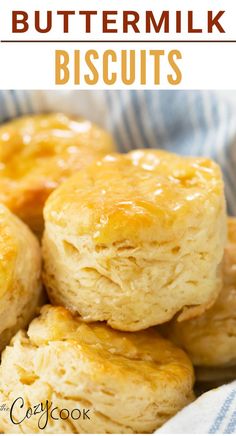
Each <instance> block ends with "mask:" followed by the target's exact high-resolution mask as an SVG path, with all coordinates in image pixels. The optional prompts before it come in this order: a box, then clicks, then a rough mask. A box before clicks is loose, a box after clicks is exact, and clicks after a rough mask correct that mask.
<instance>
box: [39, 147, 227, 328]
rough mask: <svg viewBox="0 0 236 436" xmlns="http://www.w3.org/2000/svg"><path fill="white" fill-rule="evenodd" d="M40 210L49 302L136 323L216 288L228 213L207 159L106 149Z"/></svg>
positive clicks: (189, 310)
mask: <svg viewBox="0 0 236 436" xmlns="http://www.w3.org/2000/svg"><path fill="white" fill-rule="evenodd" d="M44 217H45V221H46V230H45V236H44V249H43V250H44V260H45V271H44V280H45V283H46V286H47V289H48V292H49V296H50V298H51V301H52V302H54V303H56V304H60V305H63V306H66V307H68V308H69V309H70V310H72V311H73V312H76V313H79V314H80V315H81V317H82V318H83V319H84V320H86V321H107V323H108V324H109V325H110V326H112V327H114V328H117V329H120V330H127V331H135V330H141V329H144V328H147V327H149V326H152V325H155V324H161V323H163V322H165V321H168V320H169V319H171V318H172V317H173V316H174V315H175V314H176V313H177V312H181V315H180V318H181V319H186V318H188V317H192V316H194V315H196V314H198V313H201V312H202V311H204V309H205V308H206V307H208V306H209V305H211V304H212V303H213V302H214V301H215V299H216V297H217V296H218V293H219V289H220V286H221V277H220V268H219V265H220V263H221V260H222V256H223V247H224V244H225V233H226V230H225V228H226V223H225V220H226V217H225V202H224V194H223V182H222V177H221V172H220V169H219V167H218V166H217V165H216V164H215V163H213V162H212V161H211V160H208V159H203V158H202V159H200V158H183V157H180V156H177V155H174V154H171V153H167V152H164V151H147V150H146V151H143V150H139V151H134V152H131V153H129V154H127V155H115V154H114V155H108V156H106V157H105V158H103V159H102V160H100V161H98V162H96V163H94V164H92V165H91V166H89V168H87V169H85V170H84V171H82V172H80V173H79V174H77V175H76V176H74V177H72V178H71V179H70V180H69V181H67V182H66V183H65V184H63V186H61V187H59V189H58V190H56V191H55V192H54V193H53V194H52V195H51V196H50V198H49V200H48V202H47V204H46V208H45V211H44Z"/></svg>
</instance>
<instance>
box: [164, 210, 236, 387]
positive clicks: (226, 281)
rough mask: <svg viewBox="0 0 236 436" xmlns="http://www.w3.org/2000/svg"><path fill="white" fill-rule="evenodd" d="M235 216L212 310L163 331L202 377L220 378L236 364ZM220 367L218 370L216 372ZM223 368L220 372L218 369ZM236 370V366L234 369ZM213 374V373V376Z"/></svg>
mask: <svg viewBox="0 0 236 436" xmlns="http://www.w3.org/2000/svg"><path fill="white" fill-rule="evenodd" d="M235 313H236V219H235V218H229V219H228V242H227V244H226V248H225V254H224V261H223V287H222V290H221V292H220V295H219V297H218V299H217V301H216V303H215V304H214V306H212V308H211V309H210V310H208V311H207V312H206V313H205V314H203V315H202V316H200V317H199V318H196V319H194V320H189V321H186V322H183V323H178V322H177V321H173V322H171V323H170V324H169V325H167V326H166V327H165V328H164V330H163V332H164V333H165V334H166V335H167V336H168V337H169V338H171V339H172V340H173V341H174V342H176V343H177V344H178V345H179V346H181V347H182V348H184V349H185V350H186V351H187V352H188V354H189V356H190V357H191V359H192V361H193V363H194V364H195V365H196V366H201V367H210V371H209V372H207V369H206V368H205V369H204V368H202V369H200V370H198V372H197V374H199V377H198V378H199V379H201V378H203V377H205V378H208V379H210V377H211V378H213V377H214V378H215V379H216V378H217V377H218V378H219V374H220V373H221V378H222V379H224V377H226V376H227V374H230V372H229V371H228V370H226V369H225V367H235V366H236V320H235ZM214 367H217V368H218V370H216V371H213V368H214ZM220 368H223V369H222V371H221V372H220V371H219V369H220ZM234 372H235V369H234ZM213 374H214V375H213Z"/></svg>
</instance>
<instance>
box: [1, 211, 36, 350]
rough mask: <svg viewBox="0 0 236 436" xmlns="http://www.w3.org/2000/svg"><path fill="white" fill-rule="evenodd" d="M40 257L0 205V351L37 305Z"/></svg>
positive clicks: (29, 235)
mask: <svg viewBox="0 0 236 436" xmlns="http://www.w3.org/2000/svg"><path fill="white" fill-rule="evenodd" d="M40 272H41V256H40V248H39V245H38V241H37V240H36V238H35V236H34V235H33V234H32V233H31V231H30V230H29V229H28V228H27V227H26V225H25V224H24V223H22V222H21V221H20V220H19V219H18V218H17V217H15V216H14V215H13V214H12V213H11V212H10V211H9V210H8V209H6V208H5V206H2V205H0V351H2V350H3V348H4V346H5V345H6V344H7V343H8V342H9V340H10V339H11V337H12V336H13V335H14V334H15V333H16V331H17V330H19V328H22V327H26V326H27V324H28V323H29V322H30V321H31V319H32V318H33V316H34V315H35V311H36V309H37V306H38V305H39V304H40V302H41V298H42V296H41V282H40Z"/></svg>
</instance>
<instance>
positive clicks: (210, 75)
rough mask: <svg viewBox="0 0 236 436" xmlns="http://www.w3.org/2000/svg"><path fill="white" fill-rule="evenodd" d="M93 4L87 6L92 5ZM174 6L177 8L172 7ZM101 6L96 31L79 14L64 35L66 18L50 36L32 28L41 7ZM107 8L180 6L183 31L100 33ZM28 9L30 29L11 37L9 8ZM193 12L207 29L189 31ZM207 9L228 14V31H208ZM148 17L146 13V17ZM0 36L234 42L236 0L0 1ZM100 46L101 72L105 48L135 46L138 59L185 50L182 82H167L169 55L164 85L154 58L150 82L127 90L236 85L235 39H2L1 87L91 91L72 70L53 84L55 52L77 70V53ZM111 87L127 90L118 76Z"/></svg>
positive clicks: (57, 20)
mask: <svg viewBox="0 0 236 436" xmlns="http://www.w3.org/2000/svg"><path fill="white" fill-rule="evenodd" d="M88 5H89V7H88ZM173 5H174V7H173ZM70 9H71V10H76V11H79V10H85V9H91V10H93V9H94V10H97V9H99V15H98V18H96V19H95V20H93V22H94V23H95V24H96V23H97V25H94V26H93V27H92V30H93V32H92V33H91V34H90V35H88V34H87V35H86V34H85V33H84V24H83V23H84V21H83V20H84V19H83V18H82V17H79V16H78V15H76V16H75V17H72V18H71V21H70V23H71V26H70V33H69V34H67V35H65V34H63V33H62V17H58V16H56V15H54V16H53V18H54V19H53V30H52V31H51V32H50V33H48V34H39V33H37V32H36V31H35V30H34V26H33V23H34V20H33V17H34V11H35V10H40V11H41V12H42V13H43V11H46V10H52V11H56V10H70ZM104 9H110V10H112V9H115V10H119V11H120V12H122V9H125V10H127V9H128V10H137V11H138V12H139V13H140V15H142V14H143V12H144V11H145V10H153V12H154V13H157V16H158V12H159V13H160V12H161V11H162V10H170V13H172V14H173V16H174V12H175V11H176V10H181V11H182V15H183V30H185V31H183V33H182V34H178V35H176V34H175V33H173V32H172V33H171V34H168V35H165V34H163V33H162V34H159V35H155V34H152V35H149V34H145V33H140V34H135V33H130V34H129V35H127V34H126V35H123V34H122V33H117V34H107V35H102V34H101V20H100V14H101V11H102V10H104ZM12 10H26V11H27V12H29V17H30V18H29V23H30V29H29V31H28V32H27V33H25V34H16V35H12V33H11V30H12V29H11V11H12ZM188 10H193V11H194V17H195V21H194V23H195V25H196V26H197V27H203V28H204V30H205V33H203V34H191V35H188V34H187V33H186V29H187V28H186V16H187V14H186V11H188ZM207 10H213V11H215V12H217V11H219V10H225V11H226V12H225V14H224V17H222V19H221V20H220V22H221V23H222V25H223V27H224V28H225V30H226V33H225V34H220V33H218V32H217V31H215V33H214V34H210V35H208V34H207V32H206V22H207V21H206V17H207ZM143 16H144V15H143ZM120 23H121V14H120V15H119V16H118V20H117V26H119V24H120ZM143 24H144V22H143V21H142V20H141V22H140V28H141V29H142V28H143V27H144V26H143ZM172 24H173V25H174V19H173V20H171V25H172ZM0 39H1V40H6V39H7V40H13V39H18V40H19V39H33V40H37V39H41V40H42V39H53V40H54V39H57V40H63V39H64V40H65V39H69V40H71V39H76V40H88V39H109V40H114V39H119V40H121V39H122V40H124V39H136V40H137V39H142V40H144V39H145V40H148V39H158V40H159V41H161V40H163V39H164V40H167V39H173V40H174V39H198V40H205V39H208V40H210V39H219V40H223V39H225V40H236V2H235V0H224V1H220V2H216V1H215V0H208V1H207V0H198V1H196V0H194V1H189V0H179V1H177V0H175V1H173V0H169V1H167V0H145V1H143V0H129V1H128V0H100V1H99V2H98V1H97V0H96V1H95V0H90V1H89V2H85V1H84V0H76V1H75V0H57V1H56V2H55V0H40V1H34V0H5V1H3V0H2V1H1V5H0ZM90 49H96V50H97V51H98V52H99V54H100V59H99V61H98V62H97V64H96V65H97V67H98V70H99V71H101V68H102V53H103V51H104V50H107V49H114V50H116V51H117V53H118V56H119V53H120V50H122V49H126V50H130V49H135V50H136V51H137V59H138V58H139V51H140V50H141V49H143V50H147V51H149V50H151V49H153V50H155V49H156V50H165V51H166V53H168V51H169V50H173V49H178V50H180V51H181V53H182V60H181V61H178V65H179V67H180V69H181V71H182V81H181V83H180V85H178V86H173V85H170V84H168V81H167V78H166V76H167V74H168V73H170V72H171V71H169V67H168V63H167V61H166V58H164V59H162V60H161V84H160V85H159V86H155V85H153V68H152V64H151V62H150V63H149V62H148V84H147V85H146V86H141V85H140V84H139V78H138V77H137V80H136V82H135V83H134V84H133V85H132V86H129V88H135V89H139V88H140V89H141V88H142V87H146V88H148V89H167V88H169V89H173V88H175V89H176V88H180V89H236V60H235V59H236V56H235V55H236V43H207V44H206V43H187V44H186V43H182V44H181V43H173V42H171V43H164V42H156V43H114V44H112V43H110V42H109V43H97V44H94V43H89V42H88V43H83V44H80V43H66V44H65V43H62V42H57V43H2V42H1V43H0V88H1V89H9V88H14V89H23V88H24V89H49V88H50V89H66V88H67V89H68V88H69V89H91V85H86V84H83V83H82V84H81V85H80V86H78V85H77V86H75V85H74V81H73V74H71V80H70V81H69V82H68V84H66V85H58V86H56V85H55V65H54V62H55V50H67V51H68V52H69V53H70V56H71V62H70V67H71V71H72V72H73V51H74V50H80V51H81V58H82V59H83V56H84V53H85V52H86V51H87V50H90ZM119 68H120V66H119V65H116V66H115V71H116V72H117V73H118V76H119ZM83 69H85V72H86V68H85V64H84V63H83V64H82V70H83ZM100 78H101V80H100V82H99V83H98V85H96V86H92V87H93V88H96V89H98V88H99V89H108V88H109V89H110V88H111V86H110V87H109V86H107V85H104V83H103V81H102V75H100ZM112 87H113V88H117V89H122V88H127V86H125V85H123V84H122V82H121V81H120V80H118V81H117V83H116V85H113V86H112Z"/></svg>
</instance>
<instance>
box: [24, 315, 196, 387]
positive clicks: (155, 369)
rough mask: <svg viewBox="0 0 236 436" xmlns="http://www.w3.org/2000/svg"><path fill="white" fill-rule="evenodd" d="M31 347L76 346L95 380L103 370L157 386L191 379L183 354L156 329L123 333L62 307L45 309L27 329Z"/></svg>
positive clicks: (188, 366) (188, 363)
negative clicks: (92, 369)
mask: <svg viewBox="0 0 236 436" xmlns="http://www.w3.org/2000/svg"><path fill="white" fill-rule="evenodd" d="M28 336H29V338H30V342H31V344H33V345H34V346H37V347H41V346H46V345H48V344H49V345H50V343H51V342H58V341H59V342H63V343H66V344H67V345H68V346H70V345H71V346H72V347H75V348H76V349H77V350H78V352H79V353H80V354H81V356H82V358H83V360H84V362H86V361H89V362H90V363H91V365H92V366H97V372H96V373H95V374H94V377H96V376H98V377H99V374H101V373H103V374H104V373H105V372H106V370H110V369H111V366H112V367H113V371H116V372H117V373H118V374H119V373H122V376H123V375H124V372H127V374H128V373H129V374H130V372H132V373H136V374H138V375H139V377H144V378H145V379H146V380H147V381H149V382H152V383H153V384H155V383H156V381H157V379H158V380H159V381H160V379H162V380H166V381H168V379H170V382H171V379H173V377H174V378H177V380H181V379H182V378H183V377H184V376H188V377H189V376H191V375H192V377H193V370H192V365H191V363H190V361H189V359H188V357H187V356H186V355H185V353H184V352H183V351H182V350H180V349H178V348H176V347H175V346H174V345H173V344H171V343H170V342H169V341H167V340H165V339H163V338H161V337H160V336H159V334H158V333H157V331H156V330H155V329H148V330H146V331H142V332H138V333H125V334H124V333H122V332H119V331H115V330H112V329H111V328H109V327H107V326H106V325H105V324H102V323H91V324H85V323H83V322H82V321H80V319H79V318H78V317H75V316H72V314H71V313H70V312H69V311H68V310H66V309H65V308H62V307H53V306H45V307H44V308H43V309H42V311H41V316H40V317H39V318H37V319H35V320H34V321H33V322H32V323H31V325H30V327H29V330H28Z"/></svg>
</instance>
